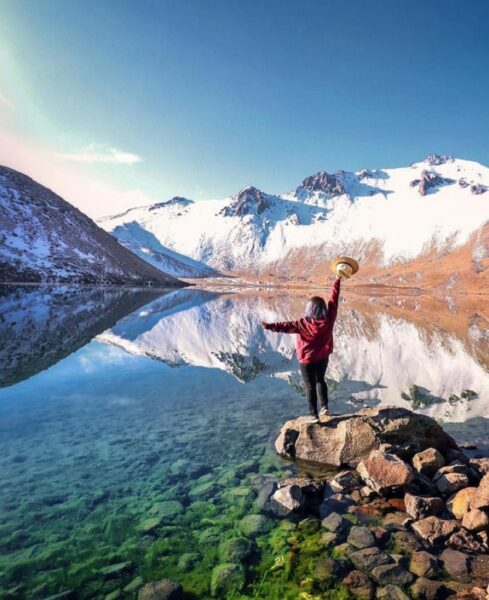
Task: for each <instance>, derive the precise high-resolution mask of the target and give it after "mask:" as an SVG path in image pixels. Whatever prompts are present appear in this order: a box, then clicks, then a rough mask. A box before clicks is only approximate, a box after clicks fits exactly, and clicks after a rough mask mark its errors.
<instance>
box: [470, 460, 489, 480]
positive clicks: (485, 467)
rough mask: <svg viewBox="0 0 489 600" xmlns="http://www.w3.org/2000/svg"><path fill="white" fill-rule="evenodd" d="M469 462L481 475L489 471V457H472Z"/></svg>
mask: <svg viewBox="0 0 489 600" xmlns="http://www.w3.org/2000/svg"><path fill="white" fill-rule="evenodd" d="M469 464H470V466H471V467H472V468H473V469H475V470H476V471H477V472H478V473H479V475H480V476H481V477H483V476H484V475H487V473H489V457H483V458H471V459H470V461H469Z"/></svg>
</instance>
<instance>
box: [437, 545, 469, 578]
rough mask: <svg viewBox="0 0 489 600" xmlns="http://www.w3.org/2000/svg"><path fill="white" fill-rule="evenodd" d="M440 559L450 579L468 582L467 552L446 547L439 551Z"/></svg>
mask: <svg viewBox="0 0 489 600" xmlns="http://www.w3.org/2000/svg"><path fill="white" fill-rule="evenodd" d="M440 560H441V562H442V563H443V568H444V569H445V571H446V572H447V573H448V574H449V575H450V577H452V579H455V580H456V581H460V582H462V583H469V582H470V559H469V556H468V555H467V554H465V553H464V552H459V551H458V550H452V549H451V548H447V549H446V550H444V551H443V552H442V553H441V556H440Z"/></svg>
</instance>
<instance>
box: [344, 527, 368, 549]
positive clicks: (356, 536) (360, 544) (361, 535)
mask: <svg viewBox="0 0 489 600" xmlns="http://www.w3.org/2000/svg"><path fill="white" fill-rule="evenodd" d="M346 541H347V542H348V543H349V544H350V545H352V546H355V548H359V549H362V548H369V547H370V546H374V545H375V538H374V536H373V533H372V532H371V531H370V529H369V528H368V527H359V526H357V525H355V526H354V527H352V528H351V529H350V533H349V535H348V539H347V540H346Z"/></svg>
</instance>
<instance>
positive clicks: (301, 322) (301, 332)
mask: <svg viewBox="0 0 489 600" xmlns="http://www.w3.org/2000/svg"><path fill="white" fill-rule="evenodd" d="M340 285H341V279H337V280H336V281H335V282H334V284H333V287H332V288H331V295H330V297H329V301H328V314H327V317H326V318H325V319H313V318H311V317H302V319H298V320H297V321H283V322H282V323H268V324H267V327H266V328H267V329H269V330H270V331H277V332H282V333H297V358H298V359H299V362H300V363H303V364H309V363H316V362H319V361H320V360H323V359H324V358H327V357H328V356H329V355H330V354H331V352H333V326H334V322H335V320H336V314H337V312H338V301H339V298H340Z"/></svg>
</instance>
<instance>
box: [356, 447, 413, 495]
mask: <svg viewBox="0 0 489 600" xmlns="http://www.w3.org/2000/svg"><path fill="white" fill-rule="evenodd" d="M357 471H358V472H359V474H360V476H361V477H362V479H363V480H364V481H365V483H366V484H367V485H368V486H369V487H371V488H372V489H373V490H375V491H376V492H377V493H379V494H382V495H384V494H388V493H390V492H395V491H397V490H401V489H403V488H404V487H406V486H407V485H408V484H409V483H411V481H413V479H414V473H413V470H412V468H411V467H410V466H409V465H407V464H406V463H405V462H404V461H403V460H402V459H400V458H399V457H398V456H396V455H395V454H386V453H384V452H381V451H380V450H372V452H371V453H370V454H369V455H368V457H367V458H366V459H365V460H362V461H361V462H360V463H359V464H358V466H357Z"/></svg>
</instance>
